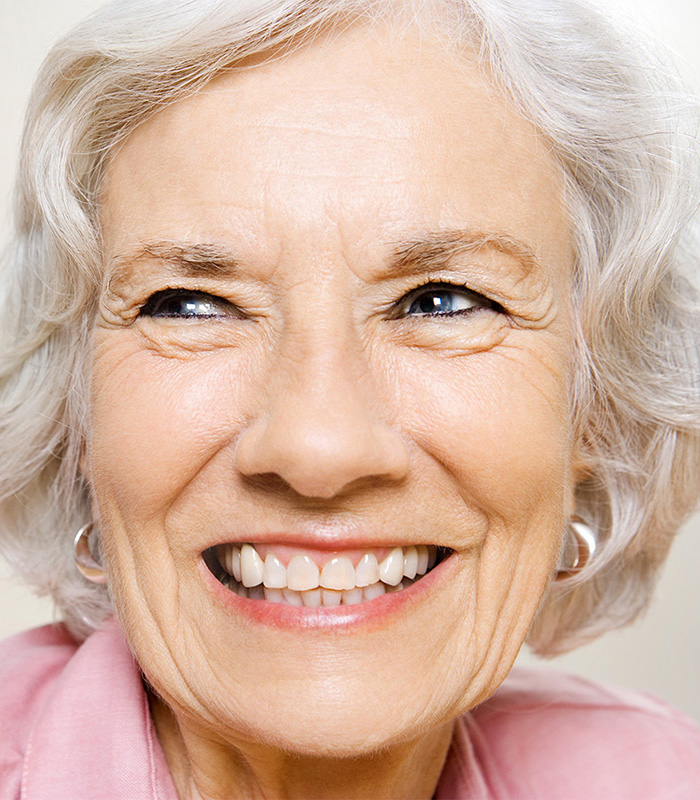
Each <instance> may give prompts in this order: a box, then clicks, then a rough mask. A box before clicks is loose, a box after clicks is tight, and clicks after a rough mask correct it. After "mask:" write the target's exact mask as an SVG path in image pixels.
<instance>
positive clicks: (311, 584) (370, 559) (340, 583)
mask: <svg viewBox="0 0 700 800" xmlns="http://www.w3.org/2000/svg"><path fill="white" fill-rule="evenodd" d="M451 553H452V550H450V549H449V548H446V547H439V546H437V545H423V544H421V545H410V546H405V547H401V546H396V547H383V548H372V549H368V550H364V551H348V553H347V554H344V553H343V552H328V553H325V554H322V555H319V551H314V555H313V556H312V555H311V554H310V553H305V552H304V551H303V550H299V549H297V548H289V547H281V546H280V547H278V548H275V546H274V545H255V544H250V543H242V544H220V545H216V546H215V547H210V548H208V549H207V550H205V551H204V553H203V554H202V555H203V558H204V561H205V562H206V564H207V566H208V567H209V570H210V571H211V572H212V574H213V575H214V576H215V577H216V578H217V580H219V582H220V583H222V584H223V585H224V586H226V587H227V588H228V589H230V590H231V591H233V592H236V594H238V595H240V596H241V597H245V598H247V599H249V600H266V601H267V602H270V603H283V604H286V605H291V606H307V607H310V608H330V607H335V606H341V605H342V606H350V605H357V604H358V603H363V602H366V601H369V600H374V599H375V598H377V597H380V596H381V595H383V594H386V593H390V592H400V591H401V590H402V589H407V588H408V587H409V586H411V585H413V584H414V583H416V582H417V581H419V580H420V579H421V578H423V577H425V575H427V574H428V573H429V572H430V571H431V570H433V569H435V567H436V566H437V565H438V564H439V563H440V562H441V561H444V560H445V559H446V558H447V557H448V556H449V555H450V554H451Z"/></svg>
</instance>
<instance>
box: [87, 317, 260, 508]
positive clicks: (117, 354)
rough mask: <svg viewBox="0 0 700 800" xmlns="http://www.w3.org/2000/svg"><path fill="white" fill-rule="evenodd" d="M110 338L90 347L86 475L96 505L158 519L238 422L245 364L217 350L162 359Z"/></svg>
mask: <svg viewBox="0 0 700 800" xmlns="http://www.w3.org/2000/svg"><path fill="white" fill-rule="evenodd" d="M117 336H119V333H118V332H117V333H104V334H103V337H104V341H103V342H101V343H99V344H98V346H97V348H96V356H95V360H94V369H93V387H92V398H91V399H92V413H93V422H92V434H91V440H90V452H89V472H90V480H91V484H92V486H93V491H94V493H95V495H96V498H97V500H98V504H99V505H101V506H102V505H103V503H104V502H107V503H109V505H110V506H114V507H116V508H118V509H119V510H120V511H119V513H120V515H122V516H123V515H129V514H138V516H139V518H140V521H141V522H145V521H149V520H151V519H152V520H160V519H162V517H163V515H164V514H165V513H166V512H167V509H168V507H169V506H170V504H171V503H172V501H173V499H174V498H175V497H177V495H178V494H179V493H180V492H181V491H182V489H183V487H184V486H186V485H187V484H188V483H189V482H190V481H191V480H192V479H193V478H194V477H195V476H196V474H197V472H198V471H199V470H200V469H201V467H202V465H203V464H205V463H206V462H207V460H208V459H209V458H211V457H212V456H213V455H214V454H215V453H216V451H217V450H218V449H219V448H220V447H221V446H222V444H223V443H225V442H226V441H228V440H230V438H231V436H232V435H233V431H235V430H236V428H237V427H238V426H239V425H240V424H241V419H242V416H241V413H242V411H241V409H242V406H243V401H242V397H241V387H242V386H244V385H245V383H246V381H245V379H244V378H243V372H244V371H245V370H246V369H247V368H246V367H245V366H244V365H243V364H242V363H241V360H240V359H239V358H237V357H236V355H235V353H232V352H230V351H227V350H226V349H225V348H221V349H220V350H218V351H214V350H212V351H210V352H204V353H192V354H180V355H179V356H177V357H175V356H168V357H165V356H163V355H162V354H159V353H156V352H152V351H151V350H149V349H143V348H142V347H141V346H140V345H139V343H137V342H131V341H130V340H129V339H128V338H122V339H117ZM110 337H114V338H112V339H111V340H110ZM101 510H102V512H103V513H104V512H105V511H107V510H108V509H106V508H104V507H103V508H101ZM109 510H110V511H114V508H111V509H109Z"/></svg>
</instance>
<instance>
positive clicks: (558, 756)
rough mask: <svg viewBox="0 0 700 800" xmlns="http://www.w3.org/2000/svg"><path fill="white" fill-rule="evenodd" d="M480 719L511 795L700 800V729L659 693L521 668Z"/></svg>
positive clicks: (475, 716)
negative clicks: (658, 694) (659, 697)
mask: <svg viewBox="0 0 700 800" xmlns="http://www.w3.org/2000/svg"><path fill="white" fill-rule="evenodd" d="M471 717H472V723H473V724H474V725H475V726H476V730H477V732H478V737H477V738H478V739H479V742H480V745H478V746H480V747H481V751H482V752H481V756H482V758H483V760H484V762H485V763H486V764H487V765H490V767H491V768H492V769H494V770H496V771H497V773H498V774H499V776H500V777H502V778H504V780H505V781H506V783H507V784H508V783H509V782H510V783H512V786H510V787H509V788H508V789H507V791H508V792H509V794H508V795H507V796H508V797H512V798H520V797H522V798H525V797H527V798H529V799H531V800H534V798H555V797H567V798H570V800H574V799H575V798H581V799H582V800H583V798H591V797H599V798H612V797H615V798H618V800H636V799H637V798H639V800H654V798H664V800H671V799H672V798H698V797H700V730H699V729H698V728H697V726H696V725H695V724H694V723H693V722H692V721H691V720H690V719H688V718H687V717H686V716H685V715H683V714H681V713H680V712H679V711H677V710H676V709H674V708H672V707H670V706H668V705H667V704H666V703H664V702H663V701H661V700H659V699H657V698H655V697H652V696H650V695H647V694H642V693H639V692H633V691H629V690H625V689H617V688H612V687H607V686H602V685H600V684H596V683H593V682H591V681H588V680H585V679H583V678H579V677H576V676H573V675H564V674H562V673H558V672H555V671H552V670H546V669H542V670H531V669H517V670H514V671H513V673H512V675H511V676H510V677H509V678H508V680H507V681H506V682H505V683H504V685H503V686H502V687H501V688H500V689H499V691H498V692H496V694H495V695H494V696H493V697H492V698H490V699H489V700H488V701H486V702H485V703H484V704H483V705H481V706H480V707H479V708H477V709H476V710H475V711H474V712H473V713H472V715H471Z"/></svg>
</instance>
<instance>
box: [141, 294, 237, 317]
mask: <svg viewBox="0 0 700 800" xmlns="http://www.w3.org/2000/svg"><path fill="white" fill-rule="evenodd" d="M233 308H234V307H233V306H232V305H231V303H229V302H227V301H226V300H223V299H222V298H220V297H215V296H213V295H210V294H207V293H206V292H196V291H190V290H186V289H164V290H163V291H161V292H156V293H155V294H154V295H151V297H149V298H148V300H147V301H146V304H145V305H144V306H143V307H142V308H141V311H140V312H139V316H142V317H166V318H169V319H173V318H174V319H180V318H184V319H219V318H222V317H228V316H230V315H231V313H232V310H233Z"/></svg>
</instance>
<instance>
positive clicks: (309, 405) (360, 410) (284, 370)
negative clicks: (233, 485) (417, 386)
mask: <svg viewBox="0 0 700 800" xmlns="http://www.w3.org/2000/svg"><path fill="white" fill-rule="evenodd" d="M316 334H317V335H319V332H318V331H316ZM311 337H312V338H313V333H312V334H311ZM351 349H352V348H348V347H338V346H337V343H336V344H335V345H330V346H327V345H324V343H323V342H322V341H320V340H318V339H317V340H316V341H314V342H313V343H312V344H311V345H310V346H304V345H302V344H300V343H297V346H296V347H291V348H288V349H287V352H286V353H284V354H282V355H280V356H278V357H275V361H274V365H273V367H272V369H271V373H268V375H267V381H266V383H265V390H264V394H265V402H264V404H263V405H262V407H260V411H259V413H258V414H257V415H256V416H255V418H254V419H253V420H252V421H251V422H250V423H249V424H248V425H247V427H246V428H245V429H244V430H243V432H242V433H241V434H240V436H239V437H238V441H237V444H236V456H235V457H236V466H237V468H238V470H239V472H240V473H241V474H242V475H244V476H247V477H260V476H266V477H269V476H271V475H272V476H275V477H276V478H277V479H278V480H281V481H283V482H284V484H286V485H287V486H288V487H291V489H293V490H294V492H296V493H297V494H299V495H303V496H305V497H307V498H322V499H330V498H333V497H336V496H338V495H341V494H344V493H345V492H346V491H348V490H349V487H350V486H351V485H354V486H356V487H357V486H358V485H360V484H366V483H367V482H375V481H380V482H394V481H400V480H401V479H402V478H403V477H404V476H405V475H406V473H407V471H408V462H409V454H408V449H407V446H406V442H405V441H404V439H403V437H402V435H401V433H400V432H399V431H398V430H397V429H396V428H395V427H393V426H392V425H391V424H390V423H389V422H388V421H386V420H385V419H383V418H382V417H383V414H382V409H381V408H378V407H377V395H378V394H379V393H378V392H377V387H376V386H375V385H373V382H372V380H371V377H370V375H371V373H370V371H369V369H368V366H367V364H366V362H365V359H364V358H363V357H362V356H361V355H360V354H359V353H358V351H357V348H355V350H354V352H350V350H351ZM363 362H364V363H363Z"/></svg>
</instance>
